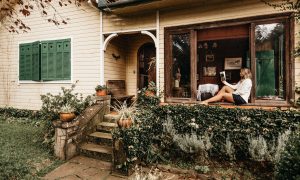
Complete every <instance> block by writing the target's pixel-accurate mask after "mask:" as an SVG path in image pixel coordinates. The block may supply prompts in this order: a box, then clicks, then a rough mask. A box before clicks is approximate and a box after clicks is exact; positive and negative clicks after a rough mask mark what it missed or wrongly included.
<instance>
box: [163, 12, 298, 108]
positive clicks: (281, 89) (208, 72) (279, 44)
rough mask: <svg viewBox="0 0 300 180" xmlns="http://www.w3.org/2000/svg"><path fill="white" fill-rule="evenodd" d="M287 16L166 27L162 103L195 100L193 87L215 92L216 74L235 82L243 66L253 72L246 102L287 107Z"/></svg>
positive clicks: (289, 31) (289, 26)
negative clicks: (212, 88)
mask: <svg viewBox="0 0 300 180" xmlns="http://www.w3.org/2000/svg"><path fill="white" fill-rule="evenodd" d="M291 17H292V16H291V14H277V15H272V16H271V15H269V16H264V17H263V16H262V17H250V18H243V19H240V20H236V19H235V20H227V21H223V22H214V23H207V24H198V25H189V26H184V27H170V28H166V29H165V36H166V38H165V52H166V55H165V84H166V85H165V91H166V95H165V97H166V101H167V102H172V101H174V100H175V99H176V100H175V101H174V102H176V101H177V100H178V99H179V100H180V99H181V100H185V99H189V100H193V101H196V92H197V88H198V86H199V85H202V84H217V85H218V86H219V88H221V87H222V86H223V83H222V82H221V79H220V76H219V73H220V72H221V71H225V72H226V79H227V81H228V82H229V83H236V82H238V81H239V79H240V75H239V69H240V68H243V67H247V68H250V69H251V71H252V73H253V78H252V81H253V86H252V87H253V88H252V92H251V97H250V98H251V99H250V101H249V102H251V103H259V104H268V103H269V104H274V103H276V104H278V103H279V104H286V103H288V100H289V99H292V98H293V93H292V92H291V90H292V86H293V79H294V77H293V73H292V72H293V71H292V69H291V68H292V67H293V65H292V62H293V61H291V54H290V52H292V51H291V48H292V46H291V44H293V42H292V40H293V37H290V34H293V29H292V28H293V26H292V22H293V21H292V20H293V19H292V18H291ZM230 62H238V64H233V65H230ZM231 64H232V63H231ZM274 101H276V102H274Z"/></svg>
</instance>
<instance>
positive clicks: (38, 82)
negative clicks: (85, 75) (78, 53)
mask: <svg viewBox="0 0 300 180" xmlns="http://www.w3.org/2000/svg"><path fill="white" fill-rule="evenodd" d="M61 39H71V53H70V56H71V57H70V61H71V62H70V63H71V80H60V81H58V80H56V81H42V80H41V81H30V80H20V74H19V73H20V69H19V67H20V44H24V43H33V42H36V41H53V40H61ZM73 45H74V43H73V37H58V38H45V39H39V40H28V41H18V53H17V55H18V56H17V58H18V60H17V79H18V82H17V85H20V84H72V83H73V52H74V49H73Z"/></svg>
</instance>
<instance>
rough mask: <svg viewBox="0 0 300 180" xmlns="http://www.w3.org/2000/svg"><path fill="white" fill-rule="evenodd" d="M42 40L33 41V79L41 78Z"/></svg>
mask: <svg viewBox="0 0 300 180" xmlns="http://www.w3.org/2000/svg"><path fill="white" fill-rule="evenodd" d="M40 79H41V78H40V42H39V41H37V42H34V43H32V80H34V81H38V80H40Z"/></svg>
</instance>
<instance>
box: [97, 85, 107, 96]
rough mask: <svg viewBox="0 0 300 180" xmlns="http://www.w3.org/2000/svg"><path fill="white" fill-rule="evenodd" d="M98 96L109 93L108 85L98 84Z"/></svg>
mask: <svg viewBox="0 0 300 180" xmlns="http://www.w3.org/2000/svg"><path fill="white" fill-rule="evenodd" d="M95 90H96V95H97V96H106V95H107V87H106V86H105V85H97V86H96V87H95Z"/></svg>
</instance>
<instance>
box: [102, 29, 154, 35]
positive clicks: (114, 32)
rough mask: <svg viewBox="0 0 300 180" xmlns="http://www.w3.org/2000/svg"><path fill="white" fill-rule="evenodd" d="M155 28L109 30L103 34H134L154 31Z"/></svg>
mask: <svg viewBox="0 0 300 180" xmlns="http://www.w3.org/2000/svg"><path fill="white" fill-rule="evenodd" d="M155 30H156V28H148V29H131V30H123V31H111V32H105V33H103V35H107V34H134V33H139V32H141V31H155Z"/></svg>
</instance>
